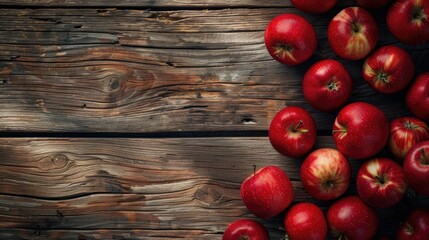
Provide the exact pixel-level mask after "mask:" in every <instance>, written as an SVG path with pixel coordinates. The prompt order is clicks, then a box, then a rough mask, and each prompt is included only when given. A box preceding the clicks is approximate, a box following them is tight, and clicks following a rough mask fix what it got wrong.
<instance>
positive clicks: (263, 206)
mask: <svg viewBox="0 0 429 240" xmlns="http://www.w3.org/2000/svg"><path fill="white" fill-rule="evenodd" d="M291 2H292V4H293V5H294V6H295V7H296V8H298V9H300V10H302V11H304V12H307V13H310V14H323V13H325V12H327V11H328V10H330V9H332V8H333V7H334V6H335V5H336V3H337V0H324V1H320V0H291ZM356 3H357V6H354V7H347V8H345V9H343V10H341V11H340V12H339V13H338V14H337V15H336V16H335V17H333V18H332V20H331V21H330V23H329V26H328V29H327V37H328V43H329V45H330V47H331V49H332V51H333V52H334V53H335V54H336V55H337V56H338V57H340V58H342V59H345V60H350V61H355V60H363V66H362V78H363V79H364V80H365V81H366V82H367V83H368V85H369V86H370V87H371V88H373V89H374V90H375V91H377V92H379V93H380V94H392V93H397V92H400V91H405V90H406V89H407V92H406V97H405V100H404V101H405V104H406V106H407V107H408V109H409V111H410V113H411V114H413V116H403V117H397V118H395V119H392V120H391V121H389V119H388V118H387V116H386V115H385V113H384V112H383V111H382V110H381V109H380V108H378V107H377V106H375V105H373V104H370V103H367V102H350V103H349V102H348V101H349V98H350V96H351V94H352V88H353V86H352V85H353V83H352V78H351V76H350V74H349V72H348V70H347V69H346V67H345V66H344V65H343V64H342V63H341V62H339V61H336V60H333V59H324V60H321V61H318V62H316V63H315V64H313V65H312V66H310V67H309V68H308V69H307V71H306V73H305V74H304V77H303V80H302V91H303V95H304V98H305V99H306V100H307V102H308V103H309V104H310V106H312V107H313V108H314V109H316V110H318V111H321V112H334V111H338V112H337V116H336V118H335V121H334V123H333V127H332V135H333V139H334V142H335V146H336V148H335V149H334V148H319V149H314V148H315V143H316V137H317V128H316V122H315V120H314V119H313V117H312V116H311V114H310V113H309V112H308V111H307V110H305V109H304V108H302V107H300V106H286V107H285V108H283V109H282V110H280V111H279V112H278V113H277V114H276V115H275V116H274V118H273V119H272V121H271V124H270V126H269V131H268V132H269V141H270V143H271V145H272V146H273V148H274V149H275V150H276V151H278V152H279V153H281V154H282V155H285V156H287V157H290V158H302V159H303V162H302V164H301V168H300V177H301V178H300V179H301V182H302V185H303V186H304V189H305V190H306V191H307V192H308V194H309V195H310V196H312V197H313V198H314V199H317V200H322V201H326V200H329V201H332V203H331V204H330V206H329V208H328V209H327V211H326V213H324V212H323V211H322V209H321V208H320V207H318V206H317V205H315V204H314V203H310V202H300V203H293V201H294V188H293V185H292V183H291V181H290V179H289V177H288V175H287V174H286V172H285V171H283V170H282V169H281V168H279V167H276V166H265V167H263V168H261V169H259V170H257V171H256V170H255V172H254V173H253V174H252V175H251V176H249V177H248V178H247V179H245V180H244V181H243V183H242V185H241V188H240V194H241V198H242V200H243V203H244V204H245V206H246V207H247V208H248V210H249V211H250V212H251V213H253V214H254V215H255V216H256V217H259V218H262V219H269V218H272V217H274V216H277V215H279V214H280V213H282V212H285V216H284V222H283V224H284V229H285V232H286V236H287V238H286V239H289V240H301V239H302V240H319V239H320V240H325V239H326V238H327V235H328V233H329V234H330V235H331V236H332V237H333V239H349V240H354V239H356V240H367V239H368V240H369V239H373V238H374V236H375V235H376V233H377V230H378V226H379V220H378V216H377V214H376V211H375V208H389V207H392V206H394V205H396V204H397V203H399V202H400V201H401V200H402V199H403V198H404V196H405V195H406V193H407V191H409V189H411V191H414V192H415V193H417V194H419V195H422V196H429V187H428V186H427V184H428V183H429V127H428V125H427V124H426V122H428V121H429V72H425V73H422V74H420V75H419V76H417V77H415V75H416V73H415V67H414V63H413V59H412V58H411V57H410V55H409V54H408V53H407V52H406V51H405V50H403V49H402V48H400V47H398V46H396V45H387V46H381V47H378V48H377V43H378V39H379V29H378V26H377V23H376V21H375V19H374V17H373V16H372V14H371V11H370V10H371V9H380V8H383V7H386V8H388V10H387V15H386V16H387V17H386V23H387V27H388V30H389V31H390V33H391V34H392V35H393V36H394V37H395V38H396V39H397V40H399V41H400V42H402V43H403V44H409V45H416V44H422V43H429V0H396V1H393V2H392V1H391V0H378V1H377V0H356ZM264 41H265V45H266V48H267V50H268V53H269V54H270V55H271V56H272V57H273V58H274V59H275V60H277V61H278V62H280V63H283V64H286V65H289V66H294V65H298V64H301V63H303V62H305V61H307V60H308V59H309V58H310V57H311V56H312V55H313V54H314V52H315V50H316V48H317V35H316V31H315V30H314V27H313V26H312V25H311V24H310V22H309V21H307V20H306V19H305V18H304V17H302V16H299V15H297V14H293V13H287V14H281V15H278V16H276V17H274V18H273V19H272V20H271V22H270V23H269V24H268V26H267V28H266V30H265V36H264ZM384 148H388V149H389V151H390V153H391V156H389V157H376V156H379V153H380V152H381V151H382V149H384ZM350 161H363V163H362V165H361V166H360V168H359V169H358V173H357V176H356V189H357V194H356V195H346V192H347V190H348V188H349V186H350V181H351V165H350ZM396 237H397V239H400V240H404V239H414V240H419V239H420V240H429V210H428V209H421V208H420V209H414V210H413V211H412V212H411V213H410V214H409V215H408V217H407V219H405V221H404V222H403V223H402V224H401V225H400V227H399V229H398V230H397V234H396ZM238 239H248V240H250V239H255V240H256V239H257V240H266V239H269V234H268V232H267V230H266V229H265V227H264V226H263V225H262V224H261V223H259V222H257V221H255V220H252V219H239V220H237V221H235V222H233V223H231V224H230V225H229V226H228V228H227V229H226V230H225V232H224V235H223V240H238ZM382 239H389V238H388V237H384V238H382Z"/></svg>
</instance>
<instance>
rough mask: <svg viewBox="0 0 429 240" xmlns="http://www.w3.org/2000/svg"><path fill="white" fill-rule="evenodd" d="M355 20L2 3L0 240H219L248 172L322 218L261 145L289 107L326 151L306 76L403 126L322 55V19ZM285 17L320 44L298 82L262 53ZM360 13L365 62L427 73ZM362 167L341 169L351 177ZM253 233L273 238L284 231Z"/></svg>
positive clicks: (357, 77)
mask: <svg viewBox="0 0 429 240" xmlns="http://www.w3.org/2000/svg"><path fill="white" fill-rule="evenodd" d="M354 4H355V3H354V1H351V0H347V1H340V3H338V4H337V6H336V7H335V8H334V9H332V10H331V11H329V12H328V13H326V14H324V15H320V16H311V15H308V14H305V13H303V12H301V11H299V10H297V9H295V8H293V7H292V5H291V3H290V1H288V0H266V1H259V0H246V1H243V0H207V1H203V0H147V1H136V0H123V1H110V0H109V1H107V0H92V1H86V0H85V1H84V0H72V1H59V0H19V1H16V0H15V1H8V0H0V239H172V238H186V239H221V236H222V233H223V231H224V229H225V228H226V226H227V225H228V224H229V223H230V222H232V221H234V220H236V219H239V218H254V219H257V218H255V217H254V216H253V215H252V214H250V213H249V212H248V211H247V210H246V208H245V207H244V205H243V203H242V202H241V199H240V195H239V188H240V184H241V182H242V181H243V180H244V179H245V178H246V177H247V176H248V175H250V174H251V173H252V172H253V165H256V166H257V167H258V168H260V167H263V166H265V165H277V166H280V167H282V168H283V169H284V170H285V171H286V172H287V173H288V174H289V176H290V177H291V179H292V180H293V184H294V187H295V190H296V195H297V196H296V199H295V202H299V201H311V202H315V203H317V204H319V205H320V206H321V207H322V208H323V209H324V210H326V208H327V207H328V206H329V204H330V202H318V201H315V200H314V199H312V198H311V197H310V196H309V195H308V194H307V193H305V191H304V190H303V188H302V185H301V183H300V181H299V167H300V162H301V160H302V159H290V158H286V157H283V156H281V155H279V154H278V153H277V152H275V151H274V150H273V149H272V147H271V145H270V144H269V141H268V138H267V129H268V125H269V123H270V121H271V119H272V117H273V116H274V115H275V114H276V113H277V111H279V110H280V109H281V108H283V107H284V106H286V105H300V106H302V107H304V108H306V109H307V110H309V111H310V112H311V113H312V115H313V117H314V118H315V119H316V121H317V126H318V133H319V137H318V141H317V146H316V147H335V146H334V144H333V141H332V137H331V127H332V124H333V120H334V118H335V116H336V113H335V112H334V113H329V114H328V113H320V112H318V111H316V110H314V109H312V108H311V107H310V106H309V105H308V104H307V103H306V102H305V100H304V98H303V95H302V90H301V79H302V77H303V74H304V73H305V71H306V69H308V67H309V66H310V65H311V64H312V63H314V62H316V61H318V60H321V59H324V58H333V59H337V60H340V61H341V62H342V63H344V64H345V66H346V67H347V69H348V70H349V71H350V73H351V75H352V76H353V81H354V90H353V95H352V98H351V99H350V101H366V102H370V103H373V104H375V105H377V106H379V107H380V108H381V109H382V110H383V111H385V113H386V114H387V115H388V117H389V119H392V118H394V117H398V116H405V115H409V112H408V110H407V109H406V107H405V105H404V104H403V98H404V92H401V93H398V94H394V95H382V94H379V93H376V92H375V91H373V90H372V89H371V88H370V87H369V86H367V85H366V83H364V81H363V80H362V77H361V68H362V61H355V62H350V61H344V60H341V59H339V58H338V57H337V56H335V54H333V53H332V51H331V50H330V47H329V45H328V43H327V38H326V29H327V25H328V23H329V21H330V19H331V18H332V17H333V16H335V14H336V13H337V12H338V11H340V10H341V9H342V8H344V7H346V6H352V5H354ZM285 12H293V13H297V14H299V15H301V16H304V17H306V18H307V19H308V20H309V21H310V22H311V23H312V24H313V25H314V26H315V28H316V31H317V34H318V42H319V46H318V49H317V52H316V53H315V55H314V56H313V57H312V58H311V59H310V60H309V61H307V62H306V63H304V64H302V65H300V66H297V67H288V66H285V65H282V64H280V63H277V62H276V61H274V60H273V59H272V58H271V57H270V56H269V54H268V53H267V51H266V49H265V46H264V42H263V34H264V29H265V27H266V25H267V24H268V22H269V21H270V20H271V19H272V18H273V17H274V16H276V15H278V14H281V13H285ZM373 13H374V15H375V16H376V18H377V22H378V23H379V27H380V30H381V35H380V37H381V39H380V42H379V44H378V46H383V45H389V44H395V45H397V46H400V47H403V48H404V49H406V50H407V51H408V52H409V53H410V55H411V56H412V58H413V60H414V62H415V64H416V69H417V74H418V73H421V72H424V71H428V70H429V44H424V45H420V46H408V45H404V44H401V43H398V42H397V41H396V40H395V39H394V38H393V37H392V35H391V34H390V33H389V32H388V31H387V27H386V24H385V11H384V10H381V11H375V12H373ZM385 153H386V152H383V153H382V154H385ZM386 154H388V153H386ZM361 163H362V162H361V161H352V166H353V171H354V174H353V175H354V176H355V175H356V172H357V170H358V168H359V165H360V164H361ZM347 194H355V189H354V186H353V185H352V186H351V187H350V190H349V192H348V193H347ZM416 206H423V207H429V201H428V199H427V198H424V197H420V196H417V198H407V199H404V200H403V201H402V202H401V203H400V204H398V205H397V206H395V207H392V208H391V209H377V212H378V214H379V216H380V219H381V226H380V230H379V233H378V235H382V234H387V235H390V236H393V235H394V231H395V229H396V227H397V225H398V224H399V222H400V221H401V220H402V219H403V217H404V216H405V215H406V214H407V213H409V211H410V210H411V209H412V208H414V207H416ZM257 220H258V221H260V222H261V223H263V224H264V225H265V226H266V227H267V228H268V229H269V231H270V235H271V238H272V239H280V238H282V237H283V234H284V232H283V230H282V229H281V228H282V216H278V217H276V218H274V219H271V220H266V221H262V220H260V219H257Z"/></svg>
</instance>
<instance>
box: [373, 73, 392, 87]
mask: <svg viewBox="0 0 429 240" xmlns="http://www.w3.org/2000/svg"><path fill="white" fill-rule="evenodd" d="M388 77H389V74H387V73H383V72H380V73H378V74H377V76H376V77H375V79H374V81H382V82H383V83H385V84H386V83H389V79H388Z"/></svg>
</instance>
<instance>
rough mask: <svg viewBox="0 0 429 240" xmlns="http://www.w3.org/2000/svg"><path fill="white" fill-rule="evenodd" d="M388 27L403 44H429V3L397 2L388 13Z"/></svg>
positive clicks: (422, 0)
mask: <svg viewBox="0 0 429 240" xmlns="http://www.w3.org/2000/svg"><path fill="white" fill-rule="evenodd" d="M387 27H388V28H389V30H390V32H391V33H392V34H393V36H395V37H396V38H397V39H398V40H399V41H401V42H403V43H407V44H421V43H425V42H428V41H429V1H427V0H397V1H396V2H395V3H394V4H392V6H391V7H390V8H389V11H388V12H387Z"/></svg>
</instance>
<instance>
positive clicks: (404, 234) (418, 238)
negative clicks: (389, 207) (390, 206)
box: [396, 208, 429, 240]
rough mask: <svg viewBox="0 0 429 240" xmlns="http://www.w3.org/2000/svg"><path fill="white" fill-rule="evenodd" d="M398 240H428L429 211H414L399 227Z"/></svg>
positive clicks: (419, 209) (420, 209)
mask: <svg viewBox="0 0 429 240" xmlns="http://www.w3.org/2000/svg"><path fill="white" fill-rule="evenodd" d="M396 239H397V240H428V239H429V210H427V209H422V208H418V209H415V210H413V211H412V212H411V213H410V214H409V215H408V217H407V218H406V219H405V221H404V222H402V224H401V225H400V226H399V229H398V232H397V235H396Z"/></svg>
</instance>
